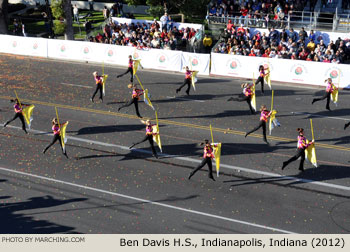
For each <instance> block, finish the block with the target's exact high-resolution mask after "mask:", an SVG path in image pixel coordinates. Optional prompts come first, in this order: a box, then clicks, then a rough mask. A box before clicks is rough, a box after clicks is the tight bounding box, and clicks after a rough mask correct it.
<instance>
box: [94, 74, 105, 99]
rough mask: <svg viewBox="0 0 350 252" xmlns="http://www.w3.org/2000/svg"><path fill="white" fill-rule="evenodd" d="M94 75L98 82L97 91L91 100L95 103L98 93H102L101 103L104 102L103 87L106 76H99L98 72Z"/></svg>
mask: <svg viewBox="0 0 350 252" xmlns="http://www.w3.org/2000/svg"><path fill="white" fill-rule="evenodd" d="M92 75H93V76H94V78H95V82H96V90H95V92H94V94H93V95H92V97H91V98H90V101H91V102H94V98H95V95H96V94H97V92H98V91H100V100H101V102H103V96H102V94H103V86H104V82H105V77H106V76H105V75H102V76H101V75H98V72H93V73H92Z"/></svg>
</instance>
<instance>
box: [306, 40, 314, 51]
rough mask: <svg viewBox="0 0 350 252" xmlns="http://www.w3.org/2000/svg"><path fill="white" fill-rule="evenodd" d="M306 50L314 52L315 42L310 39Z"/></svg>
mask: <svg viewBox="0 0 350 252" xmlns="http://www.w3.org/2000/svg"><path fill="white" fill-rule="evenodd" d="M307 48H308V49H309V51H311V52H313V51H315V48H316V44H315V42H314V40H313V39H311V40H310V42H309V43H308V44H307Z"/></svg>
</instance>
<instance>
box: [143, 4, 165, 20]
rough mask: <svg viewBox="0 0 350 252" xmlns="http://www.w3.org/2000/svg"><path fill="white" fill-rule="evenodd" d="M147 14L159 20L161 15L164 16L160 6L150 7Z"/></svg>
mask: <svg viewBox="0 0 350 252" xmlns="http://www.w3.org/2000/svg"><path fill="white" fill-rule="evenodd" d="M147 12H148V13H149V14H150V15H151V16H153V17H158V19H160V17H161V16H163V14H164V8H163V6H161V5H156V6H150V8H149V9H148V10H147Z"/></svg>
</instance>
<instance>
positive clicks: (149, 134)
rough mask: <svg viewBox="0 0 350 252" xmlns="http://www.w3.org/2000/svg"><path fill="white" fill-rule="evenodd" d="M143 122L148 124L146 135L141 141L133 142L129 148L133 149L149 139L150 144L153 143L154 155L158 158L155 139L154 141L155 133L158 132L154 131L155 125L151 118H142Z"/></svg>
mask: <svg viewBox="0 0 350 252" xmlns="http://www.w3.org/2000/svg"><path fill="white" fill-rule="evenodd" d="M141 122H142V123H143V124H145V125H146V136H145V137H144V138H143V139H142V140H141V141H140V142H137V143H133V144H132V145H131V146H130V147H129V149H132V148H133V147H134V146H135V145H138V144H140V143H143V142H145V141H147V140H148V142H149V144H150V145H151V149H152V153H153V156H154V157H155V158H158V155H157V152H156V149H155V148H154V141H153V135H156V134H157V133H153V126H154V125H153V124H152V123H151V121H150V120H147V121H144V120H141Z"/></svg>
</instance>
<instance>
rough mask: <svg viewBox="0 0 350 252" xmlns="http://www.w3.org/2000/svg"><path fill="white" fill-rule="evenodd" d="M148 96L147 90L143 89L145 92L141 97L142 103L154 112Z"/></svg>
mask: <svg viewBox="0 0 350 252" xmlns="http://www.w3.org/2000/svg"><path fill="white" fill-rule="evenodd" d="M149 96H150V95H149V93H148V89H145V92H144V95H143V101H144V102H145V103H146V104H147V105H148V106H150V107H151V108H152V109H153V110H154V107H153V105H152V102H151V99H150V98H149Z"/></svg>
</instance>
